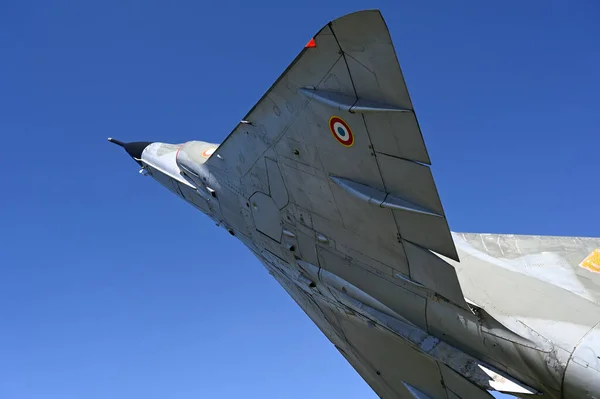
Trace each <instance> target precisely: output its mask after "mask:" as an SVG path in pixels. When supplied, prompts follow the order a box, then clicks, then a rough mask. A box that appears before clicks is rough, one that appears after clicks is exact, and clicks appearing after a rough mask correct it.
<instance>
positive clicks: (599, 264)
mask: <svg viewBox="0 0 600 399" xmlns="http://www.w3.org/2000/svg"><path fill="white" fill-rule="evenodd" d="M579 266H581V267H583V268H584V269H588V270H589V271H591V272H594V273H600V248H596V249H594V250H593V251H592V253H591V254H589V255H588V256H587V258H585V259H584V260H582V261H581V263H580V264H579Z"/></svg>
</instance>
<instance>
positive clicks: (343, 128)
mask: <svg viewBox="0 0 600 399" xmlns="http://www.w3.org/2000/svg"><path fill="white" fill-rule="evenodd" d="M329 130H331V134H333V137H335V139H336V140H337V141H338V143H340V144H341V145H343V146H345V147H351V146H352V144H354V134H352V129H350V126H348V124H347V123H346V122H345V121H344V120H343V119H342V118H340V117H339V116H332V117H331V118H329Z"/></svg>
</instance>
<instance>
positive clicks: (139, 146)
mask: <svg viewBox="0 0 600 399" xmlns="http://www.w3.org/2000/svg"><path fill="white" fill-rule="evenodd" d="M108 141H110V142H111V143H113V144H116V145H118V146H119V147H123V148H124V149H125V151H127V153H128V154H129V156H130V157H131V158H133V159H134V160H135V161H136V162H137V163H138V164H140V165H141V166H143V164H142V161H141V160H142V152H144V149H145V148H146V147H148V146H149V145H150V144H152V142H151V141H132V142H130V143H125V142H123V141H120V140H117V139H113V138H112V137H109V138H108Z"/></svg>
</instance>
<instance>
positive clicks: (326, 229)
mask: <svg viewBox="0 0 600 399" xmlns="http://www.w3.org/2000/svg"><path fill="white" fill-rule="evenodd" d="M217 147H218V145H216V144H211V143H205V142H200V141H192V142H188V143H186V144H183V145H171V144H163V143H153V144H150V145H149V146H148V147H146V148H145V149H144V151H143V153H142V156H141V162H142V164H143V170H144V173H147V174H149V175H150V176H152V177H153V178H154V179H156V180H157V181H158V182H159V183H161V184H162V185H163V186H165V187H166V188H167V189H169V190H170V191H172V192H173V193H175V194H176V195H178V196H180V197H181V198H183V199H184V200H185V201H187V202H188V203H190V204H191V205H193V206H194V207H195V208H197V209H198V210H200V211H202V212H203V213H205V214H206V215H208V216H209V217H210V218H211V219H213V220H214V221H215V222H216V223H217V224H218V225H219V226H221V227H222V228H224V229H226V230H228V231H229V232H230V233H231V234H232V235H235V237H237V238H238V239H239V240H241V241H242V242H243V243H244V244H245V245H246V246H247V247H248V248H249V249H250V250H251V251H252V253H254V255H255V256H256V257H257V258H258V259H259V260H260V261H261V262H262V263H263V265H264V266H265V267H266V268H267V269H268V271H269V273H270V274H272V275H273V277H275V278H276V279H277V280H278V281H279V282H280V283H281V285H282V286H283V287H284V288H285V289H286V291H287V292H288V293H289V294H290V295H291V296H292V297H293V298H294V299H295V301H296V302H297V303H298V304H299V305H300V306H301V307H302V308H303V309H304V311H305V312H306V313H307V314H308V316H309V317H311V319H312V320H313V321H314V322H315V323H316V324H317V326H318V327H319V328H320V329H321V330H322V331H323V333H325V334H326V335H327V337H328V338H329V339H330V340H331V341H332V342H333V343H334V344H335V345H336V347H337V348H338V349H339V350H340V352H341V353H342V355H344V356H345V357H346V358H347V359H348V361H349V362H350V363H351V364H353V366H355V368H357V370H359V372H361V367H364V364H370V365H372V366H373V370H366V369H365V370H362V372H361V375H363V377H365V376H367V377H365V379H366V380H367V382H368V383H369V384H371V385H372V386H373V387H374V388H375V387H377V390H378V392H387V391H386V389H387V388H386V387H387V385H386V386H383V384H382V385H381V386H379V385H377V384H379V383H378V382H377V378H378V376H380V375H382V374H385V373H387V375H389V374H390V373H392V372H393V369H394V368H397V367H399V366H398V365H397V364H394V363H393V361H394V360H393V359H392V358H390V359H387V357H386V356H388V355H387V353H386V352H389V356H392V357H397V356H403V358H404V359H410V358H411V356H412V357H414V360H413V365H414V364H415V363H414V362H417V363H418V362H422V366H420V367H422V368H423V369H426V368H427V367H429V364H430V363H431V364H434V365H435V364H437V365H441V367H440V369H441V374H442V375H443V377H444V381H445V384H446V385H447V386H449V385H450V382H449V381H454V380H456V381H457V382H456V385H455V388H452V390H451V392H454V393H455V394H456V397H474V398H476V397H484V396H480V395H481V392H477V393H471V394H470V393H469V392H470V391H469V389H470V388H468V387H466V386H463V385H461V383H460V382H459V381H463V380H466V381H468V382H470V383H472V384H474V385H476V386H477V387H479V388H482V389H488V390H498V391H503V392H509V393H512V394H514V395H528V394H535V393H540V392H543V394H544V396H545V397H549V398H594V397H600V358H599V356H600V326H599V324H598V323H599V322H600V278H599V276H600V274H598V273H594V274H592V273H588V272H587V271H585V270H584V269H583V268H581V267H580V266H579V263H580V262H581V261H582V259H584V258H585V257H586V256H587V255H588V254H589V253H591V252H592V251H594V250H595V249H596V248H599V247H600V239H584V238H568V237H535V236H513V235H493V234H489V235H486V234H461V233H452V237H453V239H454V242H455V245H456V247H457V251H458V255H459V258H460V262H456V261H453V260H451V259H448V258H446V257H444V256H442V255H437V254H436V256H437V258H438V259H439V260H440V262H447V263H449V264H451V265H452V266H453V267H454V268H455V269H456V273H457V275H458V279H459V282H460V286H461V288H462V291H463V294H464V297H465V299H466V300H467V302H468V303H469V306H468V307H461V306H458V305H456V303H453V302H451V301H448V300H446V299H445V298H444V297H442V296H439V295H437V294H436V292H435V291H433V290H431V287H425V286H424V285H422V284H419V283H418V282H416V281H413V280H411V279H407V278H405V277H403V276H402V275H399V274H398V275H397V276H396V277H395V279H394V276H393V275H392V276H391V277H389V276H388V275H385V276H384V274H385V273H383V272H382V271H381V270H377V269H376V268H373V270H371V271H370V272H369V273H367V272H365V271H363V270H356V268H353V267H352V263H348V264H347V265H348V267H347V268H340V269H339V270H332V269H329V270H326V269H325V268H323V267H321V266H320V264H321V263H323V260H324V259H325V258H326V257H327V256H331V257H334V256H335V257H339V258H340V259H346V260H348V259H357V260H358V261H361V260H362V259H361V253H360V248H349V245H350V244H349V243H346V242H345V241H344V240H345V238H344V236H343V234H342V233H341V230H340V231H338V230H336V226H335V225H331V224H324V223H320V222H318V221H317V220H312V218H311V216H310V214H308V213H306V212H303V210H302V209H301V208H299V207H297V206H294V204H293V203H291V202H289V201H288V196H289V195H290V193H289V192H288V189H287V188H286V186H285V184H284V183H283V178H282V176H281V172H280V170H279V166H278V162H277V158H275V157H273V159H267V162H266V164H265V168H266V176H268V178H267V181H262V182H261V183H260V184H263V185H264V186H265V187H264V190H261V191H260V192H257V191H255V190H254V189H253V188H251V187H245V186H244V183H243V182H242V181H240V180H239V179H237V178H232V177H231V176H228V175H227V174H226V173H224V172H223V171H222V170H220V169H218V168H212V167H211V166H210V164H207V163H206V160H207V159H208V158H209V157H210V156H211V154H212V151H214V149H215V148H217ZM243 152H244V149H240V153H243ZM211 161H212V162H219V159H212V160H211ZM306 176H310V175H308V174H306ZM308 179H310V177H308ZM313 183H314V182H311V181H304V184H305V185H306V186H310V185H311V184H313ZM332 184H333V183H332ZM299 190H302V187H300V188H299ZM293 194H294V195H300V194H299V193H297V192H294V193H293ZM321 211H323V212H326V211H327V210H321ZM325 260H326V259H325ZM365 263H367V262H366V261H365ZM372 275H373V276H378V279H377V280H374V279H372V278H371V276H372ZM382 276H383V277H382ZM443 283H444V282H443V281H438V285H439V286H440V289H442V287H441V285H443ZM461 299H462V298H461ZM457 302H459V301H457ZM361 326H362V327H361ZM363 327H364V328H363ZM350 342H352V345H350V344H349V343H350ZM360 345H364V346H365V348H366V349H365V348H362V347H360ZM407 348H408V349H407ZM361 349H364V350H361ZM396 351H397V352H396ZM357 353H362V356H363V358H360V359H359V358H358V356H357ZM365 353H369V354H372V356H374V358H373V359H365V358H364V357H365V356H367V355H364V354H365ZM369 356H370V355H369ZM382 359H383V360H382ZM396 361H397V359H396ZM376 364H377V365H379V366H377V367H376V366H375V365H376ZM419 364H420V363H419ZM403 372H404V373H410V370H404V371H403ZM423 374H425V373H423ZM414 378H418V377H417V376H414ZM402 380H404V377H403V378H402ZM386 384H388V385H389V383H387V382H386ZM403 387H404V388H405V389H406V392H408V393H412V394H414V392H416V391H418V390H417V389H416V388H414V387H413V386H411V385H410V384H407V383H404V385H403ZM404 388H402V389H404ZM390 389H391V388H390ZM394 389H396V390H395V391H394V392H398V389H400V388H394ZM390 392H391V391H390ZM449 392H450V391H449ZM458 392H461V393H460V394H459V393H458ZM415 397H417V396H415Z"/></svg>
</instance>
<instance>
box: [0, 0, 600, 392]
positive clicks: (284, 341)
mask: <svg viewBox="0 0 600 399" xmlns="http://www.w3.org/2000/svg"><path fill="white" fill-rule="evenodd" d="M416 3H417V2H408V1H357V0H345V1H327V2H322V4H323V5H317V4H319V3H318V2H310V1H309V2H307V1H295V2H288V1H277V2H276V1H267V0H265V1H252V2H241V1H240V2H239V3H236V2H232V1H225V0H223V1H212V2H200V1H169V2H167V1H163V2H158V1H129V0H119V1H115V0H106V1H102V2H81V1H75V0H73V1H51V2H50V1H26V0H22V1H3V2H1V4H0V137H1V139H2V146H3V151H2V156H1V157H0V166H1V168H0V182H1V184H2V187H3V189H2V191H1V192H2V196H0V376H1V377H0V380H1V383H0V397H2V398H7V399H37V398H44V399H50V398H58V399H79V398H86V399H95V398H98V399H106V398H114V399H120V398H126V399H130V398H145V399H154V398H157V399H159V398H160V399H163V398H165V399H167V398H168V399H187V398H238V397H257V398H306V397H311V398H338V397H339V398H342V397H343V398H374V397H375V395H374V394H373V393H372V392H371V391H370V389H369V388H368V386H367V385H366V384H365V383H364V382H363V381H362V379H360V377H359V376H358V374H356V373H355V372H354V371H353V369H351V367H350V366H349V365H347V363H346V362H345V360H344V359H343V358H342V357H341V356H340V355H339V354H338V353H337V352H336V350H335V349H334V347H333V346H332V345H331V344H330V343H329V342H328V341H327V340H326V339H325V337H324V336H322V335H321V333H320V332H319V331H318V329H317V328H316V327H315V326H313V324H312V323H311V322H310V320H309V319H308V318H307V317H306V316H305V315H304V314H303V312H302V311H301V310H300V309H299V308H298V307H297V306H296V305H295V303H294V302H293V301H292V300H291V299H290V298H289V297H288V296H287V294H286V293H285V292H284V291H283V289H282V288H280V287H279V286H278V285H277V283H276V282H275V281H274V280H273V279H272V278H271V277H270V276H269V275H268V274H267V272H266V271H265V270H264V268H263V267H262V266H261V265H260V264H259V263H258V262H257V261H256V260H255V259H254V258H253V257H252V256H251V255H250V253H249V252H248V251H247V250H246V249H245V248H244V247H243V246H242V245H241V244H240V243H238V242H237V241H236V239H235V238H233V237H230V236H229V235H228V234H227V233H226V232H225V231H224V230H222V229H220V228H218V227H216V226H214V224H212V223H211V222H210V221H209V219H208V218H207V217H205V216H204V215H202V214H200V213H198V212H196V211H194V210H193V208H192V207H191V206H189V205H187V204H185V203H184V202H183V201H181V200H179V199H178V198H176V197H175V196H173V195H171V194H170V193H168V192H167V191H166V190H164V189H162V187H160V186H159V185H158V184H157V183H155V182H153V181H152V180H150V179H149V178H143V177H141V176H140V175H139V174H138V173H137V167H136V165H135V164H134V163H133V162H132V161H131V159H129V158H128V157H127V156H126V155H125V153H124V152H122V151H121V150H119V149H118V148H116V147H114V146H112V145H111V144H109V143H108V142H106V137H108V136H112V137H116V138H120V139H122V140H155V141H166V142H175V143H177V142H183V141H186V140H193V139H199V140H206V141H210V142H221V141H222V140H223V139H224V138H225V137H226V136H227V134H228V133H229V132H230V131H231V129H232V128H233V127H234V126H235V125H236V123H237V122H238V120H239V119H240V118H241V117H243V116H244V115H245V113H246V112H247V111H248V110H249V109H250V107H251V106H252V105H253V104H254V103H255V102H256V100H258V99H259V97H260V96H261V95H262V94H263V92H264V91H265V90H266V89H267V88H268V87H269V86H270V85H271V83H272V82H273V81H274V80H275V79H276V78H277V77H278V76H279V74H280V73H281V72H282V71H283V70H284V69H285V67H286V66H287V65H288V63H289V62H290V61H291V60H292V59H293V58H294V57H295V56H296V54H297V53H298V52H299V51H300V50H301V48H302V46H303V45H304V44H305V43H306V41H307V40H308V39H309V38H310V37H311V36H312V35H313V33H315V32H316V31H317V30H318V29H319V28H320V27H321V26H322V25H323V24H324V23H326V22H327V21H329V20H330V19H332V18H335V17H338V16H341V15H343V14H345V13H348V12H351V11H356V10H359V9H364V8H380V9H381V10H382V12H383V15H384V18H386V20H387V23H388V25H389V28H390V30H391V34H392V37H393V40H394V42H395V45H396V49H397V53H398V56H399V58H400V62H401V65H402V67H403V70H404V73H405V77H406V80H407V83H408V86H409V90H410V92H411V95H412V98H413V102H414V105H415V108H416V111H417V115H418V117H419V122H420V124H421V128H422V130H423V134H424V136H425V141H426V143H427V145H428V148H429V151H430V155H431V158H432V160H433V173H434V176H435V178H436V181H437V184H438V189H439V192H440V195H441V197H442V201H443V203H444V206H445V210H446V213H447V214H448V218H449V222H450V226H451V228H452V229H453V230H454V231H473V232H498V233H511V232H513V233H522V234H555V235H581V236H598V235H600V232H599V230H598V229H599V226H600V224H599V223H598V222H599V217H598V196H599V194H600V188H599V187H600V186H599V185H598V170H599V166H598V165H599V164H598V159H599V158H598V154H600V134H599V133H600V132H599V127H600V112H599V109H600V96H599V93H600V78H599V77H598V65H600V52H599V51H598V49H599V48H600V25H599V24H597V21H598V20H600V6H599V5H598V4H597V2H596V1H594V0H581V1H577V2H567V1H547V0H545V1H542V0H530V1H526V2H523V1H503V2H499V3H498V2H497V3H494V4H495V6H493V7H492V6H490V5H489V4H491V3H490V2H482V1H460V2H456V1H454V2H448V1H426V2H419V3H418V5H416Z"/></svg>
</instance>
